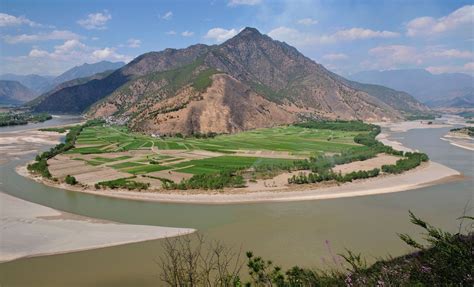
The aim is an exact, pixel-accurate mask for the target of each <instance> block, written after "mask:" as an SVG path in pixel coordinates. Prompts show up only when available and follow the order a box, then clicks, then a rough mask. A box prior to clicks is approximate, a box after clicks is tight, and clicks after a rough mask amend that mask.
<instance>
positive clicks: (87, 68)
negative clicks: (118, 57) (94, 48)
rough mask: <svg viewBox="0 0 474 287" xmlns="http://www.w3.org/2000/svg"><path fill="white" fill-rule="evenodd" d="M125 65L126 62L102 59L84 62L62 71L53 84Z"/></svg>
mask: <svg viewBox="0 0 474 287" xmlns="http://www.w3.org/2000/svg"><path fill="white" fill-rule="evenodd" d="M124 65H125V63H124V62H109V61H101V62H97V63H94V64H87V63H85V64H82V65H80V66H75V67H73V68H71V69H69V70H67V71H66V72H64V73H62V74H61V75H59V76H57V77H56V78H54V80H53V82H52V85H53V86H56V85H59V84H61V83H64V82H67V81H70V80H74V79H78V78H85V77H90V76H92V75H95V74H97V73H102V72H105V71H109V70H116V69H119V68H121V67H123V66H124Z"/></svg>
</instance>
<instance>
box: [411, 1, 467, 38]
mask: <svg viewBox="0 0 474 287" xmlns="http://www.w3.org/2000/svg"><path fill="white" fill-rule="evenodd" d="M473 15H474V5H467V6H463V7H461V8H459V9H457V10H456V11H454V12H452V13H451V14H449V15H448V16H445V17H441V18H437V19H436V18H433V17H419V18H415V19H413V20H411V21H410V22H408V24H407V35H408V36H411V37H414V36H418V35H432V34H439V33H443V32H446V31H449V30H454V29H456V28H459V27H463V26H466V27H471V29H472V25H474V16H473Z"/></svg>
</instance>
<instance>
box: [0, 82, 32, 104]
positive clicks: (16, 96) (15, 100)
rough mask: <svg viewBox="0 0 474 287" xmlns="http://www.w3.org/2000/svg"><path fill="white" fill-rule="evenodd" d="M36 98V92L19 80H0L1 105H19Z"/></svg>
mask: <svg viewBox="0 0 474 287" xmlns="http://www.w3.org/2000/svg"><path fill="white" fill-rule="evenodd" d="M34 98H35V94H34V93H33V92H32V91H31V90H30V89H28V88H27V87H25V86H23V85H22V84H20V83H19V82H17V81H6V80H0V105H19V104H21V103H24V102H27V101H31V100H32V99H34Z"/></svg>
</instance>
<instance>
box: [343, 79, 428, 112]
mask: <svg viewBox="0 0 474 287" xmlns="http://www.w3.org/2000/svg"><path fill="white" fill-rule="evenodd" d="M343 81H345V82H346V83H347V84H348V85H350V86H351V87H353V88H355V89H358V90H361V91H364V92H366V93H368V94H369V95H371V96H374V97H376V98H377V99H379V100H381V101H383V102H384V103H386V104H387V105H389V106H391V107H393V108H395V109H397V110H399V111H401V112H403V113H404V114H407V115H409V114H417V113H429V112H431V110H430V108H428V106H426V105H425V104H422V103H420V102H419V101H417V100H416V99H415V98H414V97H413V96H412V95H410V94H408V93H405V92H401V91H396V90H393V89H390V88H387V87H384V86H380V85H372V84H363V83H359V82H354V81H350V80H346V79H343Z"/></svg>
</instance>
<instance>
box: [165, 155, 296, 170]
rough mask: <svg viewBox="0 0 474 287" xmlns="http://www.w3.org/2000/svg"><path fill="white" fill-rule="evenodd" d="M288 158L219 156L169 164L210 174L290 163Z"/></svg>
mask: <svg viewBox="0 0 474 287" xmlns="http://www.w3.org/2000/svg"><path fill="white" fill-rule="evenodd" d="M291 162H293V160H290V159H275V158H258V157H241V156H219V157H212V158H206V159H200V160H191V161H186V162H181V163H178V164H175V165H171V167H173V168H183V169H179V172H185V173H192V174H210V173H218V172H219V171H221V170H224V169H231V170H234V169H246V168H250V167H258V166H262V165H271V164H280V163H291Z"/></svg>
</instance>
